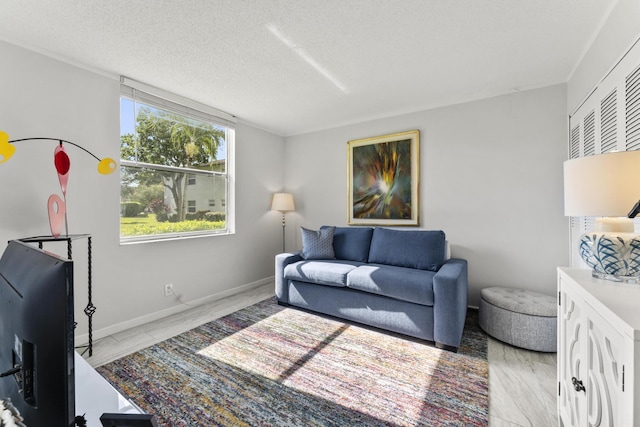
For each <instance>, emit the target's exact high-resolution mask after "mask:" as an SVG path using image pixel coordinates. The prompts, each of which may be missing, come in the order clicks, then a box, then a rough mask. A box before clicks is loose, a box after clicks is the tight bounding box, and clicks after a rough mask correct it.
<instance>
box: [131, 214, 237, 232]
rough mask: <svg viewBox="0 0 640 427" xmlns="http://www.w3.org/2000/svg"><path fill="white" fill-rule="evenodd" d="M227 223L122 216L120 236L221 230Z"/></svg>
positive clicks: (151, 215) (152, 215) (150, 215)
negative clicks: (162, 220) (163, 220)
mask: <svg viewBox="0 0 640 427" xmlns="http://www.w3.org/2000/svg"><path fill="white" fill-rule="evenodd" d="M225 225H226V224H225V221H218V222H209V221H195V220H194V221H182V222H158V221H157V220H156V216H155V214H149V215H148V216H146V217H135V218H123V217H120V236H121V237H128V236H148V235H153V234H163V233H180V232H188V231H206V230H219V229H223V228H224V227H225Z"/></svg>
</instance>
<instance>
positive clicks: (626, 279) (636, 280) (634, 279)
mask: <svg viewBox="0 0 640 427" xmlns="http://www.w3.org/2000/svg"><path fill="white" fill-rule="evenodd" d="M591 276H592V277H595V278H596V279H602V280H609V281H611V282H622V283H630V284H640V276H617V275H614V274H606V273H598V272H597V271H596V270H591Z"/></svg>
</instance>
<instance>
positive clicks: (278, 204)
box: [271, 193, 296, 252]
mask: <svg viewBox="0 0 640 427" xmlns="http://www.w3.org/2000/svg"><path fill="white" fill-rule="evenodd" d="M295 209H296V207H295V206H294V204H293V195H291V194H289V193H275V194H274V195H273V199H272V200H271V210H272V211H280V212H282V252H284V227H285V225H286V223H285V218H284V214H285V212H290V211H294V210H295Z"/></svg>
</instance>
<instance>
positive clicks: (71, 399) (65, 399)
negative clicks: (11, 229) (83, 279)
mask: <svg viewBox="0 0 640 427" xmlns="http://www.w3.org/2000/svg"><path fill="white" fill-rule="evenodd" d="M0 376H2V377H0V399H5V398H10V399H11V401H12V403H13V405H14V406H15V407H16V408H17V409H18V410H19V411H20V413H21V415H22V417H23V418H24V423H25V424H26V425H27V426H28V427H40V426H47V427H72V426H74V425H75V420H74V419H75V376H74V315H73V261H71V260H68V259H65V258H61V257H59V256H57V255H55V254H52V253H49V252H45V251H43V250H40V249H38V248H36V247H34V246H31V245H28V244H26V243H22V242H20V241H16V240H12V241H10V242H9V244H8V246H7V248H6V249H5V251H4V254H3V255H2V258H0Z"/></svg>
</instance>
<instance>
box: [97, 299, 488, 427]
mask: <svg viewBox="0 0 640 427" xmlns="http://www.w3.org/2000/svg"><path fill="white" fill-rule="evenodd" d="M98 372H100V374H102V375H103V376H104V377H105V378H107V380H109V381H110V382H111V383H112V384H113V385H114V386H115V387H116V388H117V389H118V390H119V391H120V392H121V393H123V394H124V395H126V396H127V397H129V398H130V399H131V400H132V401H133V402H135V403H136V404H137V405H138V406H140V407H141V408H142V409H143V410H144V411H146V412H148V413H154V414H156V416H157V418H158V421H159V425H163V426H171V427H175V426H435V427H437V426H485V425H487V424H488V418H489V416H488V413H489V402H488V392H489V386H488V372H489V367H488V363H487V338H486V335H484V333H483V332H482V331H481V330H480V328H479V327H478V322H477V312H475V311H472V310H469V316H468V319H467V325H466V327H465V332H464V337H463V342H462V345H461V347H460V350H459V352H458V353H451V352H448V351H444V350H438V349H436V348H435V347H432V346H431V345H429V344H427V343H423V342H418V341H414V340H409V339H405V338H402V337H398V336H393V335H390V334H386V333H381V332H378V331H374V330H371V329H368V328H365V327H360V326H354V325H351V324H347V323H343V322H341V321H337V320H335V319H329V318H325V317H322V316H319V315H315V314H311V313H307V312H304V311H300V310H296V309H292V308H284V307H281V306H278V305H277V304H276V303H275V300H274V299H268V300H265V301H262V302H260V303H258V304H256V305H253V306H251V307H248V308H246V309H244V310H240V311H238V312H236V313H233V314H231V315H229V316H226V317H223V318H221V319H218V320H215V321H213V322H210V323H207V324H205V325H203V326H200V327H198V328H195V329H193V330H191V331H189V332H186V333H184V334H182V335H179V336H176V337H174V338H171V339H169V340H167V341H164V342H161V343H159V344H156V345H154V346H152V347H149V348H146V349H144V350H142V351H139V352H137V353H134V354H132V355H129V356H126V357H123V358H122V359H119V360H116V361H114V362H112V363H109V364H107V365H105V366H102V367H100V368H98Z"/></svg>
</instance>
